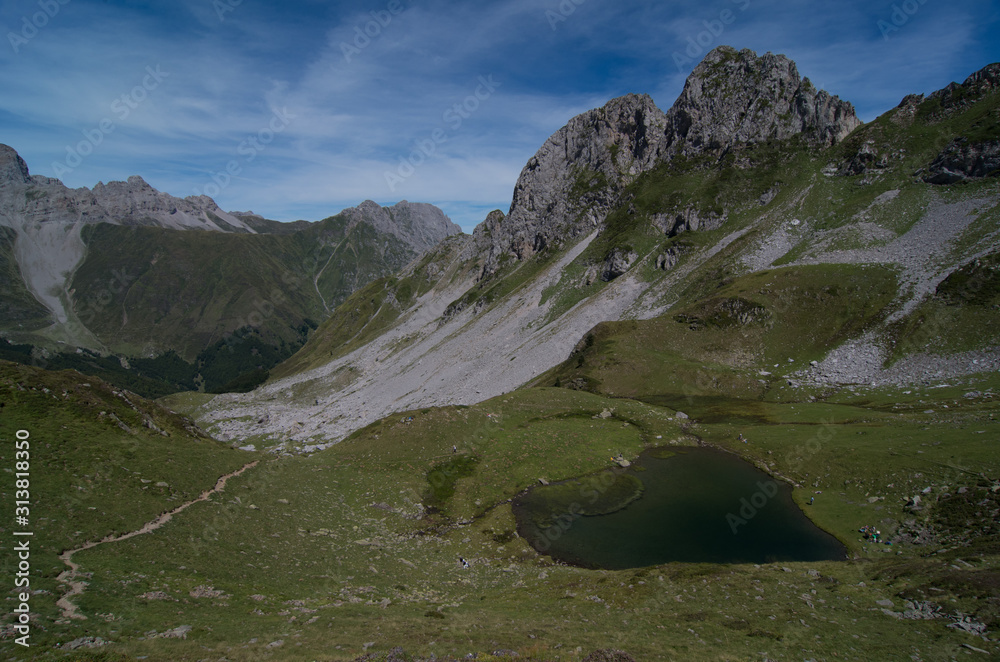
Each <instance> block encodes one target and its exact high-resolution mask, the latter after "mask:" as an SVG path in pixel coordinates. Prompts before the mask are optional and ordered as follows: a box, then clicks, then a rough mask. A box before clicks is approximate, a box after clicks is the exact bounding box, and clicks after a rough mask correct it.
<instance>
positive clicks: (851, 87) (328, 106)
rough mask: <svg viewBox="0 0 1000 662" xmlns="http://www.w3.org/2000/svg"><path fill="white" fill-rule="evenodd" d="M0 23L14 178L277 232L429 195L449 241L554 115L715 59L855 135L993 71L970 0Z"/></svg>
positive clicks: (81, 10)
mask: <svg viewBox="0 0 1000 662" xmlns="http://www.w3.org/2000/svg"><path fill="white" fill-rule="evenodd" d="M725 12H727V13H725ZM0 28H2V32H3V35H4V40H3V43H2V44H0V85H2V89H3V90H4V93H3V95H2V97H0V142H2V143H6V144H9V145H11V146H12V147H14V148H15V149H16V150H17V151H18V152H19V153H20V154H21V156H22V157H23V158H24V159H25V160H26V161H27V163H28V165H29V167H30V169H31V171H32V173H33V174H40V175H47V176H50V177H59V178H60V179H62V180H63V181H64V182H65V183H66V184H67V185H69V186H73V187H78V186H87V187H91V186H93V185H94V184H96V183H97V182H98V181H104V182H107V181H110V180H116V179H119V180H120V179H125V178H127V177H128V176H129V175H133V174H138V175H141V176H142V177H144V178H145V179H146V180H147V181H148V182H149V183H150V184H152V185H153V186H154V187H156V188H158V189H160V190H162V191H166V192H168V193H171V194H173V195H177V196H181V197H184V196H187V195H193V194H195V193H207V194H209V195H212V197H214V198H215V199H216V201H217V202H218V203H219V205H220V206H221V207H222V208H223V209H227V210H253V211H255V212H257V213H259V214H262V215H264V216H266V217H268V218H274V219H277V220H282V221H290V220H296V219H306V220H319V219H321V218H325V217H326V216H329V215H332V214H334V213H336V212H338V211H340V210H341V209H343V208H345V207H350V206H355V205H357V204H359V203H360V202H362V201H363V200H365V199H372V200H375V201H376V202H379V203H381V204H393V203H395V202H398V201H399V200H402V199H407V200H411V201H420V202H431V203H434V204H437V205H438V206H440V207H441V208H442V209H444V210H445V212H446V213H447V214H448V215H449V216H451V218H452V219H453V220H454V221H455V222H457V223H459V224H460V225H461V226H462V227H463V229H465V230H466V231H471V230H472V228H473V227H474V226H475V225H476V224H477V223H479V222H480V221H482V220H483V218H484V217H485V216H486V214H487V213H488V212H489V211H490V210H492V209H497V208H499V209H503V210H504V211H506V210H507V209H508V207H509V206H510V200H511V195H512V192H513V188H514V184H515V182H516V180H517V176H518V174H519V173H520V171H521V168H522V167H523V166H524V164H525V162H526V161H527V160H528V159H529V158H530V157H531V156H532V155H533V154H534V153H535V151H537V149H538V148H539V147H540V146H541V145H542V143H543V142H544V141H545V139H546V138H547V137H548V136H549V135H551V134H552V133H553V132H554V131H556V130H558V129H559V128H560V127H561V126H563V125H564V124H566V122H567V121H568V120H569V119H570V118H571V117H573V116H574V115H576V114H578V113H580V112H583V111H585V110H588V109H590V108H595V107H598V106H602V105H604V103H606V102H607V101H608V100H609V99H612V98H614V97H617V96H621V95H623V94H626V93H629V92H637V93H643V92H644V93H648V94H650V95H651V96H652V97H653V99H654V100H655V101H656V103H657V105H659V106H660V107H661V108H662V109H664V110H666V109H668V108H669V107H670V106H671V105H672V104H673V102H674V100H675V99H676V98H677V96H678V95H679V94H680V91H681V89H682V87H683V84H684V79H685V78H686V76H687V74H688V73H690V70H691V68H693V66H694V64H695V62H696V61H697V60H698V59H700V57H701V56H702V55H703V54H704V53H705V52H707V51H708V50H710V49H711V48H713V47H715V46H717V45H720V44H729V45H732V46H735V47H737V48H750V49H753V50H755V51H757V52H760V53H763V52H765V51H772V52H775V53H784V54H786V55H788V56H789V57H791V58H792V59H793V60H795V61H796V62H797V63H798V66H799V71H800V73H802V75H804V76H809V77H810V78H811V79H812V80H813V82H814V83H815V84H816V85H817V86H819V87H821V88H823V89H826V90H828V91H830V92H831V93H834V94H837V95H839V96H840V97H841V98H844V99H847V100H849V101H851V102H853V103H854V104H855V106H856V108H857V110H858V114H859V115H860V116H861V118H862V119H864V120H871V119H873V118H874V117H876V116H877V115H878V114H880V113H882V112H884V111H886V110H888V109H890V108H892V107H893V106H895V105H896V104H897V103H898V102H899V101H900V99H902V97H903V96H905V95H906V94H908V93H913V92H922V93H927V92H931V91H934V90H936V89H939V88H941V87H943V86H945V85H946V84H947V83H949V82H951V81H953V80H954V81H962V80H964V79H965V78H966V77H967V76H968V75H969V74H970V73H972V72H973V71H975V70H977V69H979V68H981V67H983V66H985V65H986V64H988V63H990V62H995V61H1000V36H998V35H1000V1H986V0H968V1H965V2H962V3H946V2H942V1H941V0H905V1H901V0H894V1H880V0H875V1H871V0H868V1H864V2H861V1H851V0H845V1H842V2H795V1H789V0H714V1H711V2H670V1H661V2H654V1H652V0H648V1H630V0H618V1H616V2H610V1H607V0H493V1H490V0H486V1H481V2H476V3H471V2H452V1H445V0H371V1H361V2H350V3H347V2H321V1H319V0H299V1H298V2H281V3H279V2H267V1H265V0H173V1H172V2H152V1H148V0H147V1H142V0H136V1H129V0H103V1H100V0H5V1H4V2H3V3H2V6H0ZM366 33H367V34H366ZM692 54H693V55H694V57H691V58H689V55H692ZM407 157H409V158H410V160H411V162H416V163H418V165H417V166H416V167H407V166H402V165H401V159H405V158H407Z"/></svg>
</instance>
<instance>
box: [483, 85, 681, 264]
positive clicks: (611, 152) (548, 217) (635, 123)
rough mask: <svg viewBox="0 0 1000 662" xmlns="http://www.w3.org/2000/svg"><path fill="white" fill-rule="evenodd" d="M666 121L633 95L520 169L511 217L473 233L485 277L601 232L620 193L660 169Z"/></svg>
mask: <svg viewBox="0 0 1000 662" xmlns="http://www.w3.org/2000/svg"><path fill="white" fill-rule="evenodd" d="M665 131H666V115H665V114H664V113H663V111H661V110H660V109H659V108H657V107H656V104H654V103H653V100H652V99H651V98H650V97H649V96H647V95H635V94H629V95H626V96H624V97H620V98H617V99H613V100H612V101H610V102H608V104H607V105H605V106H604V107H603V108H598V109H595V110H591V111H588V112H586V113H583V114H582V115H578V116H577V117H574V118H573V119H572V120H570V122H569V123H568V124H567V125H566V126H564V127H563V128H561V129H559V131H557V132H556V133H555V134H553V135H552V136H551V137H550V138H549V139H548V140H547V141H546V142H545V144H544V145H542V148H541V149H539V150H538V152H537V153H536V154H535V155H534V156H533V157H532V158H531V159H530V160H529V161H528V163H527V165H525V166H524V169H523V170H522V171H521V176H520V177H519V178H518V181H517V185H516V186H515V188H514V198H513V202H512V203H511V207H510V212H509V213H508V214H507V215H506V216H505V217H502V218H501V217H497V216H495V215H491V217H490V218H489V219H487V221H486V222H485V223H483V224H482V225H480V226H479V227H477V228H476V231H475V232H474V237H475V244H476V246H477V249H478V250H479V251H481V252H482V253H485V255H486V261H485V266H484V269H483V273H484V275H490V274H492V273H494V272H495V271H496V270H497V269H498V267H499V264H500V257H501V255H504V254H508V255H513V256H515V257H517V259H519V260H523V259H525V258H527V257H530V256H531V255H533V254H535V253H536V252H538V251H540V250H543V249H544V248H545V247H547V246H549V245H550V244H553V243H559V242H562V241H564V240H567V239H573V238H575V237H577V236H579V235H581V234H584V233H587V232H590V231H591V230H593V229H595V228H597V227H598V226H599V225H600V224H601V223H602V222H603V221H604V218H605V216H606V215H607V213H608V212H609V211H610V209H611V208H612V207H613V206H614V203H615V202H616V194H617V193H618V192H619V191H621V189H622V188H624V187H625V186H626V185H627V184H629V183H630V182H632V181H633V180H634V179H635V178H636V177H637V176H639V175H640V174H641V173H643V172H645V171H647V170H649V169H650V168H652V167H654V166H655V165H656V164H657V163H658V162H659V161H660V159H661V157H662V155H663V150H664V148H665V147H666V133H665Z"/></svg>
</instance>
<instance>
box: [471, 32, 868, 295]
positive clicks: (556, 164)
mask: <svg viewBox="0 0 1000 662" xmlns="http://www.w3.org/2000/svg"><path fill="white" fill-rule="evenodd" d="M860 124H861V122H860V120H858V118H857V116H856V115H855V113H854V108H853V106H851V104H850V103H847V102H845V101H841V100H840V99H838V98H837V97H835V96H832V95H830V94H828V93H827V92H824V91H820V90H817V89H816V88H815V87H814V86H813V85H812V84H811V83H810V82H809V80H808V79H803V78H801V77H800V76H799V73H798V70H797V69H796V67H795V63H794V62H792V61H791V60H789V59H788V58H787V57H785V56H783V55H774V54H771V53H767V54H765V55H762V56H758V55H756V54H755V53H754V52H753V51H749V50H743V51H736V50H735V49H733V48H731V47H728V46H721V47H719V48H717V49H715V50H713V51H712V52H711V53H709V54H708V55H707V56H706V57H705V60H704V61H703V62H702V63H701V64H699V65H698V66H697V67H695V69H694V71H693V72H692V73H691V76H690V77H689V78H688V80H687V83H686V84H685V86H684V91H683V92H682V94H681V96H680V98H678V99H677V101H676V103H675V104H674V105H673V107H672V108H671V109H670V111H669V112H667V113H664V112H662V111H661V110H660V109H659V108H657V107H656V105H655V104H654V103H653V100H652V99H651V98H650V97H649V96H647V95H636V94H629V95H626V96H623V97H620V98H617V99H613V100H612V101H610V102H608V104H607V105H605V106H604V107H603V108H598V109H596V110H591V111H588V112H586V113H583V114H581V115H578V116H577V117H574V118H573V119H572V120H570V122H569V123H568V124H567V125H566V126H564V127H563V128H561V129H560V130H559V131H557V132H556V133H555V134H553V135H552V137H550V138H549V139H548V140H547V141H546V142H545V144H544V145H543V146H542V148H541V149H540V150H538V152H537V153H536V154H535V156H533V157H532V158H531V160H529V161H528V163H527V165H526V166H525V167H524V169H523V170H522V171H521V176H520V177H519V179H518V181H517V185H516V186H515V189H514V196H513V201H512V203H511V207H510V212H509V213H508V214H507V216H506V217H502V218H500V217H491V218H490V219H488V220H487V221H486V222H484V223H483V224H481V225H480V226H479V227H477V228H476V231H475V232H474V239H475V246H476V249H477V250H478V251H479V252H480V254H483V255H485V262H484V267H483V272H482V275H483V276H484V277H488V276H490V275H492V274H494V273H495V272H496V271H497V270H498V269H499V266H500V264H501V257H502V256H504V255H508V256H511V257H515V258H517V259H518V260H523V259H525V258H527V257H530V256H531V255H533V254H535V253H537V252H539V251H541V250H544V249H545V248H546V247H549V246H551V245H553V244H559V243H561V242H563V241H566V240H571V239H573V238H575V237H578V236H580V235H583V234H586V233H589V232H591V231H593V230H595V229H598V228H600V227H601V226H602V225H603V223H604V221H605V219H606V217H607V215H608V213H609V212H610V211H611V210H612V209H614V208H615V207H616V206H617V205H618V204H620V200H619V197H620V194H621V192H622V190H623V189H624V188H625V187H626V186H627V185H628V184H629V183H631V182H632V181H634V180H635V179H636V178H637V177H638V176H639V175H641V174H642V173H644V172H647V171H649V170H652V169H653V168H655V167H656V166H658V165H660V164H662V163H664V162H666V161H669V160H670V159H672V158H673V157H675V156H677V155H692V154H700V153H713V152H717V151H723V150H724V149H725V148H727V147H730V146H734V145H737V144H739V143H754V142H760V141H766V140H784V139H786V138H790V137H791V136H795V135H802V136H804V138H805V139H806V140H808V141H809V142H811V143H815V144H820V145H829V144H833V143H836V142H838V141H840V140H841V139H843V138H844V137H845V136H846V135H847V134H849V133H850V132H851V131H853V130H854V129H855V128H856V127H858V126H859V125H860ZM679 213H680V215H681V216H682V217H683V218H682V219H681V221H679V224H675V223H674V221H675V220H676V219H675V218H674V217H671V219H670V222H669V224H668V225H669V227H664V228H662V229H663V231H664V232H665V233H667V234H676V233H677V232H681V231H684V230H688V229H696V228H697V227H699V226H701V227H718V225H719V224H720V223H721V222H723V221H724V218H725V215H724V214H723V215H721V217H718V218H713V219H701V218H699V216H698V212H697V211H690V210H689V211H680V212H679ZM701 221H707V222H705V223H702V222H701ZM675 225H676V227H674V226H675Z"/></svg>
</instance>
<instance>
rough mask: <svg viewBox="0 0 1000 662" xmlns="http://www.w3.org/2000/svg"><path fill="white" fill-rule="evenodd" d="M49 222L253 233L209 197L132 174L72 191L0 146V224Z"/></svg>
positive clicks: (15, 225) (22, 224) (12, 150)
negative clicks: (170, 190)
mask: <svg viewBox="0 0 1000 662" xmlns="http://www.w3.org/2000/svg"><path fill="white" fill-rule="evenodd" d="M53 221H59V222H64V223H67V222H70V223H78V222H82V223H112V224H116V225H154V226H160V227H167V228H175V229H204V230H216V231H220V232H254V230H253V229H252V228H251V227H249V226H248V225H246V224H245V223H244V222H243V221H241V220H240V219H239V218H237V217H235V216H233V215H231V214H228V213H227V212H224V211H223V210H221V209H219V206H218V205H216V204H215V201H214V200H212V199H211V198H209V197H208V196H204V195H203V196H197V197H195V196H191V197H188V198H183V199H182V198H176V197H174V196H172V195H168V194H166V193H162V192H160V191H157V190H156V189H154V188H153V187H152V186H150V185H149V184H147V183H146V182H145V181H144V180H143V179H142V177H137V176H132V177H129V178H128V181H126V182H108V183H107V184H104V183H98V184H97V186H95V187H94V188H93V189H92V190H91V189H87V188H77V189H71V188H68V187H66V186H65V185H64V184H63V183H62V182H61V181H59V180H58V179H53V178H51V177H44V176H40V175H31V174H30V173H29V172H28V166H27V165H26V164H25V162H24V160H23V159H22V158H21V157H20V156H19V155H18V154H17V152H16V151H15V150H14V149H13V148H11V147H9V146H7V145H0V225H4V226H7V227H11V228H15V229H17V228H23V227H26V226H28V225H31V224H37V223H42V224H44V223H50V222H53Z"/></svg>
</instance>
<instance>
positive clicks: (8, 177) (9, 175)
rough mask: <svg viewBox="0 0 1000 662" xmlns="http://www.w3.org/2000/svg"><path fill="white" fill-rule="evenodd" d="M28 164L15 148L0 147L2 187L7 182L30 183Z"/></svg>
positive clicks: (0, 179)
mask: <svg viewBox="0 0 1000 662" xmlns="http://www.w3.org/2000/svg"><path fill="white" fill-rule="evenodd" d="M29 179H30V175H29V174H28V164H26V163H25V162H24V159H22V158H21V156H20V155H19V154H18V153H17V151H16V150H14V148H13V147H9V146H7V145H0V185H2V184H5V183H7V182H17V183H19V184H25V183H27V182H28V181H29Z"/></svg>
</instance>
